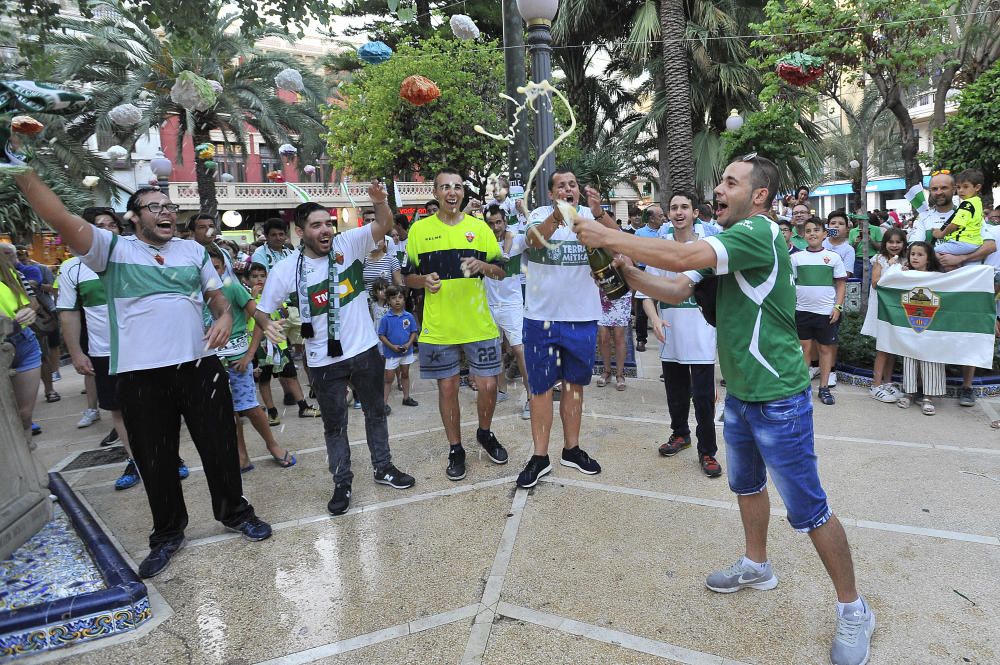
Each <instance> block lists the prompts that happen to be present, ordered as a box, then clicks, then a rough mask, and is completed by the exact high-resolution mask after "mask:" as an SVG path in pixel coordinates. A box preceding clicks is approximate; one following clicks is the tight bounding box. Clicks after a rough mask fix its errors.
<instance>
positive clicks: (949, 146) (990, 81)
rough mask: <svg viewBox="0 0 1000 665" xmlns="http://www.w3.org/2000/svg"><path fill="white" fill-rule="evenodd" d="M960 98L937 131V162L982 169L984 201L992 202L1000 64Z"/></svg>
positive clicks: (998, 155) (998, 180)
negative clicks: (954, 111) (952, 111)
mask: <svg viewBox="0 0 1000 665" xmlns="http://www.w3.org/2000/svg"><path fill="white" fill-rule="evenodd" d="M958 102H959V107H958V111H957V112H956V113H955V114H954V115H952V116H951V117H949V118H948V120H947V122H945V124H944V126H943V127H941V128H939V129H938V130H937V131H935V132H934V162H935V163H936V164H938V165H940V166H943V167H948V168H951V169H952V170H953V171H956V170H961V169H967V168H976V169H979V170H980V171H982V172H983V175H984V176H985V180H986V182H985V184H984V185H983V191H982V198H983V204H984V206H992V205H993V204H994V201H993V200H992V199H993V187H995V186H996V185H997V184H1000V113H998V112H997V108H998V105H1000V64H994V65H993V68H992V69H990V70H989V71H987V72H986V73H985V74H982V75H981V76H979V78H977V79H976V82H975V83H972V84H971V85H969V86H968V87H966V88H965V89H964V90H963V91H962V93H961V96H960V97H959V98H958Z"/></svg>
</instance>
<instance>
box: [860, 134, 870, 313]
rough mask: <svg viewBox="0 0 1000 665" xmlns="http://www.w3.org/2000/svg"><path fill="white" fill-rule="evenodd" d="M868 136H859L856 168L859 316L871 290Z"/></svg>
mask: <svg viewBox="0 0 1000 665" xmlns="http://www.w3.org/2000/svg"><path fill="white" fill-rule="evenodd" d="M869 140H870V137H869V136H868V133H867V132H865V133H864V134H863V135H862V137H861V154H860V155H859V157H860V159H859V160H858V161H860V162H861V166H860V167H859V168H858V170H859V172H860V175H861V178H860V182H859V187H858V191H860V192H861V207H860V208H857V209H856V210H857V211H860V212H861V214H862V215H865V216H866V218H865V219H862V220H861V233H860V234H859V235H860V236H861V316H862V318H863V317H864V316H865V314H866V313H867V312H868V296H869V295H870V292H871V283H872V264H871V261H869V260H868V258H869V254H868V252H869V247H868V245H869V242H870V239H871V229H870V228H869V224H868V219H867V214H868V192H867V191H865V190H867V189H868V141H869Z"/></svg>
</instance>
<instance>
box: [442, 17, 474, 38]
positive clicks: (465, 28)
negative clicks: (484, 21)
mask: <svg viewBox="0 0 1000 665" xmlns="http://www.w3.org/2000/svg"><path fill="white" fill-rule="evenodd" d="M449 23H450V24H451V31H452V32H453V33H454V35H455V36H456V37H458V38H459V39H479V28H477V27H476V23H475V21H473V20H472V18H470V17H468V16H466V15H465V14H455V15H453V16H452V17H451V21H449Z"/></svg>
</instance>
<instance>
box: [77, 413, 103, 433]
mask: <svg viewBox="0 0 1000 665" xmlns="http://www.w3.org/2000/svg"><path fill="white" fill-rule="evenodd" d="M100 419H101V412H100V411H98V410H97V409H86V410H84V412H83V415H82V416H81V417H80V421H79V422H78V423H77V424H76V426H77V427H79V428H80V429H83V428H84V427H90V426H91V425H93V424H94V423H96V422H97V421H98V420H100Z"/></svg>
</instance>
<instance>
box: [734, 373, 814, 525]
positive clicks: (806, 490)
mask: <svg viewBox="0 0 1000 665" xmlns="http://www.w3.org/2000/svg"><path fill="white" fill-rule="evenodd" d="M812 411H813V407H812V395H811V392H810V389H809V388H806V389H805V390H803V391H802V392H800V393H796V394H795V395H792V396H791V397H785V398H782V399H776V400H772V401H770V402H744V401H742V400H739V399H736V398H735V397H733V396H732V395H727V396H726V411H725V428H724V429H723V435H724V436H725V439H726V460H727V464H726V466H727V468H728V470H729V488H730V489H731V490H732V491H733V492H735V493H736V494H740V495H747V494H757V493H758V492H761V491H762V490H763V489H764V487H765V486H766V485H767V472H768V471H770V472H771V478H772V479H773V480H774V485H775V487H777V488H778V494H780V495H781V500H782V501H784V502H785V509H786V510H787V512H788V522H789V523H790V524H791V525H792V528H793V529H795V530H796V531H802V532H809V531H812V530H813V529H818V528H819V527H821V526H823V524H825V523H826V521H827V520H828V519H830V516H831V515H832V513H831V512H830V507H829V506H828V505H827V502H826V492H824V491H823V487H822V485H820V482H819V469H818V467H817V463H816V453H815V451H814V449H813V448H814V441H813V418H812Z"/></svg>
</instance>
